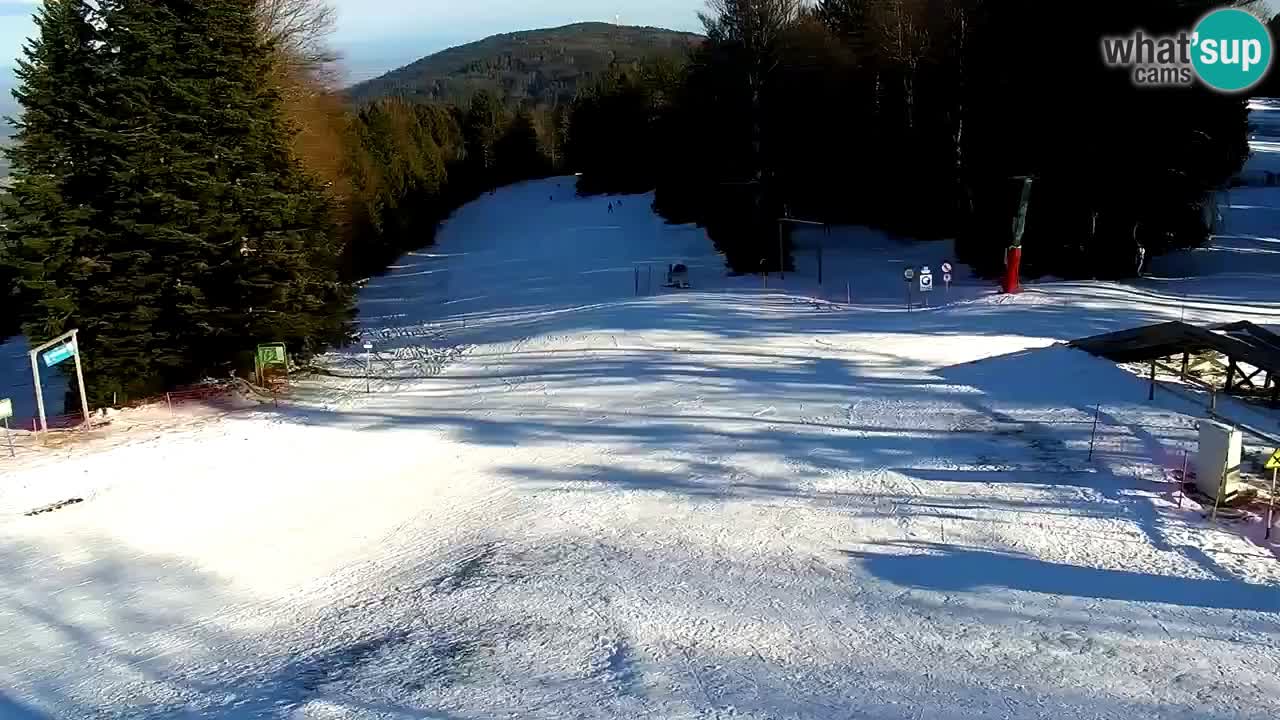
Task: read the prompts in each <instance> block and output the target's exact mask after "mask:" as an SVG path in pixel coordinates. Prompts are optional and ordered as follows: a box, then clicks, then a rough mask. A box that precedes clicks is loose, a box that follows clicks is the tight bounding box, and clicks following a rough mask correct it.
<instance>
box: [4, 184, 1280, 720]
mask: <svg viewBox="0 0 1280 720" xmlns="http://www.w3.org/2000/svg"><path fill="white" fill-rule="evenodd" d="M1275 192H1276V191H1275V190H1273V189H1258V190H1256V191H1236V192H1234V193H1233V194H1232V196H1231V200H1230V204H1231V207H1230V208H1229V212H1230V214H1231V218H1232V223H1234V224H1235V226H1237V227H1236V229H1234V230H1232V233H1233V236H1232V237H1230V238H1228V237H1223V238H1220V239H1218V240H1216V241H1215V243H1214V244H1213V245H1212V246H1211V248H1210V249H1209V250H1208V251H1205V253H1208V254H1210V255H1211V256H1213V257H1215V258H1216V259H1215V260H1213V261H1212V262H1208V261H1206V262H1204V263H1199V262H1197V258H1196V257H1195V256H1186V257H1183V256H1176V257H1170V258H1166V259H1164V260H1162V263H1166V264H1165V265H1163V266H1159V267H1157V268H1156V270H1155V272H1154V275H1155V277H1153V278H1149V279H1146V280H1143V281H1141V282H1138V283H1133V284H1119V283H1105V282H1056V283H1042V284H1037V285H1033V286H1032V287H1031V288H1030V289H1029V290H1028V291H1027V292H1025V293H1023V294H1022V295H1019V296H1014V297H1004V296H998V295H995V294H994V293H993V292H992V290H991V288H990V287H988V285H987V284H986V283H983V282H980V281H977V280H974V279H972V278H970V277H969V276H968V274H967V273H966V272H965V269H964V268H957V284H956V286H955V287H953V288H952V289H951V291H950V293H949V294H946V293H943V292H942V291H941V288H940V289H939V291H938V292H935V293H934V297H933V299H932V302H931V304H932V305H933V307H931V308H928V309H916V310H914V311H912V312H908V311H907V310H906V308H905V302H904V301H905V287H904V283H903V281H902V279H901V270H902V268H903V267H906V266H908V265H912V266H918V265H923V264H930V265H932V266H934V267H935V271H936V266H937V265H939V264H940V263H941V262H942V261H944V260H947V259H949V254H950V248H949V246H948V244H947V243H924V244H905V243H900V242H896V241H894V240H892V239H889V238H886V237H883V236H880V235H877V234H875V233H870V232H868V231H863V230H853V229H850V230H846V231H842V232H838V233H836V234H835V235H834V236H833V238H832V239H831V245H829V246H828V247H827V248H826V250H825V254H824V262H825V265H826V274H827V277H828V278H830V279H829V280H828V282H827V283H826V286H825V287H818V286H817V284H816V276H815V275H814V274H813V273H812V272H811V270H810V269H809V268H807V267H806V265H805V259H804V258H800V268H799V270H800V272H799V273H798V274H792V275H791V276H789V277H788V278H787V279H786V280H785V281H782V280H780V279H779V278H777V277H775V278H773V279H772V280H771V282H770V286H769V287H768V288H765V287H763V283H762V281H761V279H760V278H758V277H740V278H729V277H726V276H725V274H724V272H723V267H722V263H721V262H720V259H719V258H718V256H716V255H715V253H714V250H713V248H712V246H711V243H710V242H709V241H708V240H707V239H706V237H705V236H704V234H703V233H702V232H701V231H700V230H697V229H696V228H691V227H684V226H668V225H665V224H664V223H662V222H661V221H660V220H659V219H658V218H656V217H654V215H653V214H652V213H651V211H650V210H649V203H650V200H651V198H649V197H647V196H627V197H624V198H622V202H621V204H620V205H619V206H618V207H617V208H616V209H615V212H613V213H609V212H608V210H607V203H608V202H610V201H613V202H617V201H618V198H616V197H615V198H578V197H576V196H575V195H574V193H573V190H572V179H569V178H562V179H552V180H547V181H538V182H531V183H526V184H523V185H518V186H515V187H510V188H505V189H502V190H499V191H498V192H496V193H495V194H493V195H489V196H485V197H482V198H480V199H478V200H477V201H476V202H474V203H472V204H470V205H468V206H466V207H464V208H462V209H461V210H460V211H459V212H458V213H456V214H455V216H454V217H453V218H451V219H450V221H449V222H447V223H446V224H445V226H444V227H443V228H442V231H441V233H440V235H439V241H438V243H437V244H436V245H435V246H433V247H432V248H429V249H425V250H422V251H419V252H415V253H410V254H409V255H408V256H406V257H405V258H404V259H402V260H401V261H400V262H399V263H397V265H396V267H394V268H392V269H391V270H390V271H389V272H388V273H387V274H386V275H384V276H382V277H377V278H373V279H371V280H370V281H369V282H368V284H367V286H366V287H365V288H364V290H363V292H362V294H361V299H360V308H361V318H362V323H363V331H364V333H365V336H366V338H368V339H369V340H370V341H372V342H373V343H374V345H375V350H374V353H373V355H372V358H370V359H366V357H365V356H364V354H363V351H362V350H360V349H359V348H358V347H357V348H353V349H351V350H349V351H345V352H339V353H334V354H332V355H331V356H329V357H327V358H326V359H325V362H326V364H327V366H328V368H329V371H330V374H329V375H327V376H318V377H316V378H314V379H312V380H309V381H306V382H304V383H302V385H301V386H300V387H298V388H297V389H296V397H295V400H294V401H293V402H292V403H289V404H286V405H283V406H281V407H279V408H271V407H267V406H264V407H261V408H258V409H253V410H248V411H243V412H239V413H234V414H230V415H227V416H225V417H223V418H222V419H220V420H217V421H205V422H202V423H200V424H198V425H194V424H193V425H191V426H189V427H187V428H185V429H172V428H170V429H166V430H165V431H163V432H150V431H147V430H145V429H137V430H133V431H131V432H134V433H137V437H136V438H128V439H127V440H126V441H124V442H118V443H114V444H112V445H111V446H110V447H104V448H102V449H99V450H96V451H94V450H93V449H92V448H90V450H88V451H85V452H75V451H74V449H65V448H64V449H62V450H59V451H57V452H56V453H52V454H49V455H46V456H42V457H24V458H23V459H21V460H20V461H19V462H10V463H8V464H0V577H3V578H4V582H3V583H0V718H20V719H22V720H28V719H31V718H64V717H65V718H88V717H118V718H126V717H127V718H196V717H199V718H217V719H228V720H229V719H233V718H237V719H238V718H290V719H295V718H315V719H328V718H386V719H391V718H396V719H399V718H436V719H439V720H444V719H451V720H452V719H457V718H513V717H521V718H640V717H653V718H688V719H693V718H698V719H700V720H706V719H711V718H754V719H761V720H764V719H770V720H773V719H781V718H822V719H830V718H875V719H881V718H883V719H885V720H889V719H896V718H912V719H914V718H942V719H949V718H1002V719H1014V718H1018V719H1021V718H1062V717H1081V718H1115V719H1117V720H1119V719H1121V718H1123V719H1125V720H1130V719H1132V718H1198V719H1203V718H1213V719H1216V718H1224V719H1225V718H1264V717H1275V716H1276V715H1277V714H1278V713H1280V646H1278V645H1277V643H1278V642H1280V563H1277V551H1276V548H1275V547H1274V546H1269V545H1267V544H1265V543H1264V542H1263V541H1262V539H1261V536H1260V528H1259V527H1258V526H1257V524H1252V525H1249V524H1225V523H1224V524H1211V523H1210V522H1209V521H1207V520H1205V519H1204V518H1203V516H1202V515H1201V513H1200V512H1199V508H1198V507H1197V506H1195V505H1194V503H1191V502H1190V501H1187V502H1185V503H1183V504H1182V506H1181V507H1179V503H1178V500H1177V498H1176V497H1175V496H1174V495H1173V494H1172V492H1171V487H1172V486H1171V485H1170V484H1168V483H1166V482H1165V477H1166V476H1165V470H1166V468H1170V467H1174V466H1175V465H1178V464H1180V462H1181V452H1182V450H1183V449H1184V448H1189V447H1193V446H1194V438H1195V422H1196V420H1197V418H1198V417H1200V416H1201V415H1202V413H1203V409H1202V408H1201V407H1200V405H1199V404H1198V403H1197V402H1196V401H1194V400H1188V399H1183V398H1182V397H1179V396H1174V395H1170V394H1166V393H1161V394H1160V395H1158V396H1157V400H1156V401H1155V402H1148V401H1147V387H1146V385H1145V384H1144V383H1143V381H1142V380H1141V379H1139V378H1136V377H1134V376H1132V375H1130V374H1128V373H1126V372H1125V371H1123V370H1120V369H1118V368H1116V367H1115V366H1114V365H1112V364H1110V363H1107V362H1105V361H1101V360H1098V359H1096V358H1093V357H1090V356H1087V355H1084V354H1082V353H1079V352H1077V351H1073V350H1069V349H1066V348H1065V347H1062V346H1061V345H1059V344H1058V343H1059V342H1060V341H1063V340H1067V339H1071V338H1074V337H1079V336H1082V335H1088V334H1093V333H1098V332H1103V331H1106V330H1109V329H1119V328H1123V327H1129V326H1134V325H1138V324H1141V323H1145V322H1153V321H1159V320H1164V319H1177V318H1179V317H1183V316H1185V317H1186V318H1188V319H1189V320H1192V321H1195V322H1201V321H1203V322H1210V321H1219V320H1227V319H1241V318H1245V319H1252V320H1255V321H1259V322H1269V323H1272V324H1275V323H1280V319H1277V316H1278V315H1280V301H1277V294H1276V293H1275V292H1274V290H1273V289H1272V288H1273V283H1274V281H1275V277H1274V276H1273V275H1271V274H1270V273H1271V272H1273V270H1272V269H1270V268H1264V267H1262V266H1260V265H1258V264H1257V262H1258V261H1259V260H1260V259H1262V258H1269V257H1270V255H1271V253H1272V252H1274V250H1273V248H1272V244H1275V243H1280V240H1277V239H1275V238H1274V237H1273V236H1274V233H1275V231H1274V227H1275V224H1274V223H1273V222H1271V221H1269V220H1268V219H1267V218H1268V216H1267V215H1266V213H1267V212H1270V210H1265V211H1264V210H1258V209H1257V208H1280V196H1277V195H1276V194H1274V193H1275ZM1246 195H1247V196H1248V197H1245V196H1246ZM1250 237H1251V238H1253V241H1252V242H1249V241H1248V238H1250ZM1197 252H1199V251H1197ZM1233 257H1234V258H1236V260H1234V261H1233V260H1232V258H1233ZM671 262H685V263H687V264H688V265H689V266H690V268H691V279H692V283H693V289H692V290H690V291H679V292H677V291H668V290H665V289H662V288H660V287H658V285H659V284H660V279H661V276H662V273H663V272H664V271H665V267H666V265H667V264H668V263H671ZM1241 267H1244V268H1247V269H1246V270H1241ZM650 268H652V269H653V270H652V272H653V281H652V282H650V281H649V273H650ZM638 276H639V277H640V278H641V279H640V281H639V283H638V282H637V277H638ZM638 284H639V285H640V286H641V290H642V291H644V293H645V294H642V295H640V296H637V294H636V288H637V285H638ZM846 284H847V287H848V293H849V295H851V296H852V297H851V299H852V302H851V303H848V304H846V303H844V302H843V300H844V299H845V297H844V296H845V293H846ZM833 299H839V300H840V301H841V302H830V301H831V300H833ZM944 301H945V304H944ZM367 362H371V365H372V367H373V374H372V375H373V377H372V378H366V377H365V376H364V375H365V371H364V368H365V366H366V363H367ZM366 390H368V391H371V392H366ZM1099 405H1100V406H1101V412H1100V413H1099V419H1100V424H1099V429H1100V432H1099V437H1098V439H1097V442H1096V446H1095V453H1094V455H1093V457H1092V459H1090V457H1089V453H1088V449H1089V444H1090V434H1091V427H1092V423H1093V420H1094V417H1095V412H1097V408H1098V406H1099ZM1270 421H1272V422H1274V416H1272V417H1271V418H1270ZM73 497H74V498H82V499H83V500H84V502H82V503H79V504H76V505H73V506H69V507H66V508H64V509H61V510H58V511H56V512H50V513H46V514H41V515H38V516H36V517H27V516H25V515H23V513H24V512H26V511H28V510H30V509H32V508H35V507H40V506H43V505H47V504H49V503H54V502H58V501H62V500H66V499H69V498H73Z"/></svg>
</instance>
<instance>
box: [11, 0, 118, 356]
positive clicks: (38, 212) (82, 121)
mask: <svg viewBox="0 0 1280 720" xmlns="http://www.w3.org/2000/svg"><path fill="white" fill-rule="evenodd" d="M36 29H37V34H36V35H35V37H34V39H33V40H31V41H30V42H29V43H28V44H27V45H26V46H25V47H24V48H23V51H22V57H21V58H19V60H18V68H17V77H18V80H19V85H18V87H17V89H16V90H14V97H15V98H16V99H17V100H18V102H19V104H20V105H21V107H22V109H23V112H22V115H21V120H10V122H12V123H13V126H14V127H15V129H16V131H17V132H16V134H15V136H14V145H13V146H12V147H10V148H8V149H7V150H6V151H5V153H6V155H7V157H8V160H9V162H10V164H11V166H12V168H11V172H12V179H13V187H12V188H11V190H10V192H9V193H8V194H0V216H3V217H4V222H3V224H2V225H0V262H3V263H4V267H3V268H0V275H3V276H4V277H3V280H4V281H5V286H4V288H3V291H4V292H3V295H4V297H3V299H2V301H0V302H2V303H3V305H4V306H6V307H9V308H13V312H12V314H11V315H9V318H8V319H9V321H10V322H6V323H5V325H6V327H4V328H0V330H3V331H4V332H5V333H7V332H10V331H12V330H15V329H17V328H16V327H10V326H9V325H12V324H16V323H13V322H11V321H12V320H15V319H18V318H20V319H22V320H24V321H25V322H24V328H23V329H24V330H25V331H26V333H27V335H28V336H30V337H31V338H32V339H33V340H36V341H39V340H42V339H44V338H48V337H50V336H54V335H58V334H60V333H62V332H64V331H65V330H67V329H69V328H71V327H74V326H75V324H76V321H77V308H78V307H79V304H80V302H81V299H82V298H83V296H84V295H85V293H86V292H88V289H89V288H91V287H92V286H93V284H94V282H95V277H96V276H97V275H98V274H99V273H100V272H101V271H102V270H103V268H102V266H101V265H100V264H99V263H98V262H95V260H94V258H95V257H96V256H97V255H99V253H100V252H101V249H102V247H103V233H102V232H101V229H100V224H99V212H98V208H97V207H96V206H95V204H94V202H93V200H94V199H95V196H96V194H97V192H98V191H99V189H100V188H101V179H102V178H103V176H104V173H105V168H104V163H105V162H106V161H107V156H106V154H105V153H104V152H103V150H104V148H103V146H102V144H101V140H102V132H101V128H102V127H103V126H104V125H105V124H106V122H107V121H106V118H105V116H104V114H103V105H102V103H101V100H100V99H101V90H102V85H103V81H104V80H103V78H104V68H105V66H106V63H107V58H106V56H105V55H104V54H103V53H102V52H101V49H100V39H101V38H100V35H99V33H98V31H97V30H96V29H95V25H94V17H93V16H92V10H91V9H90V8H89V6H87V5H86V4H85V3H84V2H81V1H80V0H48V1H47V2H45V4H44V5H43V6H42V7H41V8H39V10H38V11H37V12H36Z"/></svg>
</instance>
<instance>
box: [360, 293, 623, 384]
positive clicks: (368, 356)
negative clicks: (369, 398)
mask: <svg viewBox="0 0 1280 720" xmlns="http://www.w3.org/2000/svg"><path fill="white" fill-rule="evenodd" d="M636 272H639V270H637V271H636ZM372 378H373V343H371V342H366V343H365V344H364V394H365V395H370V394H372V393H373V379H372Z"/></svg>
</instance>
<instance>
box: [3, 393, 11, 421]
mask: <svg viewBox="0 0 1280 720" xmlns="http://www.w3.org/2000/svg"><path fill="white" fill-rule="evenodd" d="M11 417H13V401H12V400H10V399H9V398H3V399H0V420H8V419H9V418H11Z"/></svg>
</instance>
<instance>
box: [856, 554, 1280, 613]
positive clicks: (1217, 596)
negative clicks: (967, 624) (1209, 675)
mask: <svg viewBox="0 0 1280 720" xmlns="http://www.w3.org/2000/svg"><path fill="white" fill-rule="evenodd" d="M883 545H886V546H888V547H889V548H891V549H892V550H896V551H897V552H875V551H871V552H868V551H863V550H846V551H843V552H844V554H845V555H847V556H848V557H850V558H852V559H854V560H856V561H857V562H858V563H859V564H860V565H861V567H862V568H864V569H865V570H867V571H868V572H870V573H871V574H873V575H875V576H876V577H878V578H881V579H883V580H887V581H889V582H892V583H894V584H895V585H899V586H901V587H908V588H919V589H925V590H934V591H938V592H974V591H981V590H988V589H993V590H1019V591H1025V592H1036V593H1043V594H1049V595H1063V596H1068V597H1080V598H1094V599H1098V600H1120V601H1124V602H1141V603H1165V604H1172V605H1183V606H1186V607H1197V608H1216V609H1222V610H1248V611H1252V612H1260V613H1280V593H1277V592H1276V588H1275V587H1274V586H1271V585H1252V584H1247V583H1243V582H1239V581H1224V580H1201V579H1195V578H1185V577H1173V576H1167V575H1149V574H1145V573H1136V572H1129V571H1124V570H1108V569H1101V568H1090V567H1081V566H1078V565H1065V564H1060V563H1053V562H1048V561H1045V560H1040V559H1037V558H1033V557H1029V556H1024V555H1012V554H1005V553H997V552H991V551H988V550H980V549H976V548H965V547H960V546H956V545H945V544H940V543H927V542H892V543H883ZM904 550H905V551H908V552H905V553H904V552H902V551H904Z"/></svg>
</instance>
